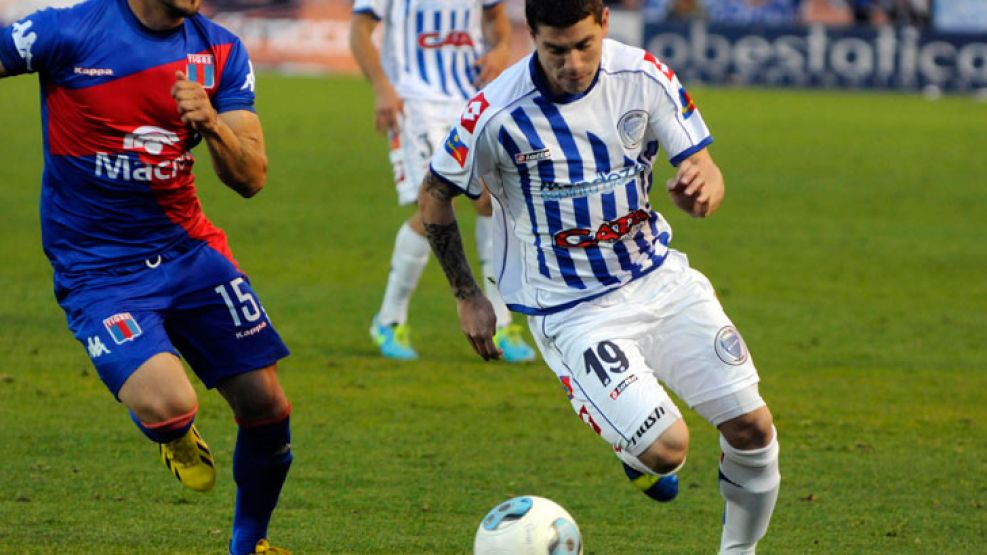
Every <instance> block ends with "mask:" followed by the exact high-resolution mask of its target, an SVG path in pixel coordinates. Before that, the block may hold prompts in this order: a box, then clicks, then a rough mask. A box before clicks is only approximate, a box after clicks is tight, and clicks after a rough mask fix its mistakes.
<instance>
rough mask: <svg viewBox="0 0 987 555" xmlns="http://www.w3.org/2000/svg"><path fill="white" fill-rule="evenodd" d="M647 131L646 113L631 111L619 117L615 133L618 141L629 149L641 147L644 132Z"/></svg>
mask: <svg viewBox="0 0 987 555" xmlns="http://www.w3.org/2000/svg"><path fill="white" fill-rule="evenodd" d="M647 129H648V113H647V112H645V111H644V110H631V111H630V112H627V113H626V114H624V115H622V116H620V120H618V121H617V133H618V134H619V135H620V141H621V142H622V143H624V146H625V147H627V148H629V149H635V148H637V147H639V146H641V141H643V140H644V132H645V131H647Z"/></svg>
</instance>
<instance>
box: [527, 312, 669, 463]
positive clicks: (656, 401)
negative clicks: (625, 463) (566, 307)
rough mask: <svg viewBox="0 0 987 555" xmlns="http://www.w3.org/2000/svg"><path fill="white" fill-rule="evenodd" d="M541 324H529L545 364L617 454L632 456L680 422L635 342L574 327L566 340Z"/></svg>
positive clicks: (533, 321)
mask: <svg viewBox="0 0 987 555" xmlns="http://www.w3.org/2000/svg"><path fill="white" fill-rule="evenodd" d="M541 320H542V317H534V318H532V319H531V320H530V322H531V324H532V325H531V330H532V334H533V335H534V337H535V339H536V342H537V343H538V346H539V348H540V350H541V352H542V356H543V358H544V360H545V362H546V363H547V364H548V365H549V367H550V368H551V369H552V370H553V371H554V372H555V374H556V376H558V378H559V380H560V381H561V382H562V386H563V388H564V389H565V391H566V394H567V395H568V397H569V401H570V402H571V403H572V408H573V410H575V412H576V414H577V415H578V416H579V418H580V419H582V420H583V421H584V422H585V423H586V424H587V425H588V426H589V427H590V428H591V429H592V430H593V431H594V432H596V433H597V434H598V435H599V436H600V437H601V438H603V440H604V441H606V442H607V443H609V444H610V445H611V446H612V447H613V448H614V449H615V450H618V451H619V450H625V451H627V452H629V453H631V454H633V455H635V456H636V455H638V454H640V453H641V452H643V451H644V450H645V449H647V448H648V446H650V445H651V444H652V443H654V442H655V441H656V440H657V439H658V437H659V436H661V434H662V433H663V432H664V431H665V430H667V429H668V428H669V427H670V426H671V425H672V424H673V423H675V421H677V420H678V419H680V418H681V413H680V412H679V410H678V408H677V407H676V406H675V404H674V403H673V402H672V400H671V398H670V397H669V396H668V393H667V392H666V391H665V389H664V388H663V387H662V386H661V384H660V383H659V382H658V380H657V379H656V377H655V373H654V370H653V369H652V368H651V367H650V366H649V365H648V363H647V362H646V361H645V358H644V356H643V354H642V352H641V349H640V345H639V344H638V342H637V341H636V340H632V339H625V338H621V337H619V335H620V334H619V333H618V332H617V330H613V335H612V336H611V337H612V338H610V339H605V338H604V337H607V335H606V333H602V334H601V333H600V332H605V328H604V327H603V326H597V327H596V330H595V331H596V332H595V333H592V334H589V333H587V330H585V329H582V328H581V327H580V326H572V327H571V328H569V330H568V331H567V332H563V333H564V334H565V335H564V336H559V335H555V336H549V335H546V334H545V333H544V331H543V329H544V328H543V327H542V326H541V325H539V322H540V321H541ZM563 329H565V328H564V327H563ZM569 334H571V336H568V335H569Z"/></svg>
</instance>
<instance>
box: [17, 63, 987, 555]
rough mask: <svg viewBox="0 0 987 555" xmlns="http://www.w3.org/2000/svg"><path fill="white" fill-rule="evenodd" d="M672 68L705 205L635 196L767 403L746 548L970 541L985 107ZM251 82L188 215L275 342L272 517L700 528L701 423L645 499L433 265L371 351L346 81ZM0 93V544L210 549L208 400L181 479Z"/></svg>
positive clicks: (547, 379) (897, 546) (53, 548)
mask: <svg viewBox="0 0 987 555" xmlns="http://www.w3.org/2000/svg"><path fill="white" fill-rule="evenodd" d="M692 92H693V96H694V97H695V98H696V101H697V102H698V104H699V106H700V108H701V109H702V110H703V114H704V116H705V118H706V120H707V122H708V123H709V124H710V127H711V128H712V130H713V133H714V135H715V136H716V143H715V144H714V145H713V147H712V152H713V154H714V156H715V157H716V159H717V160H718V162H719V164H720V166H721V167H722V168H723V170H724V173H725V175H726V176H727V190H728V194H727V198H726V201H725V203H724V205H723V207H722V209H721V211H720V212H719V213H718V214H717V215H716V216H715V217H713V218H712V219H710V220H708V221H700V220H692V219H690V218H688V217H687V216H685V215H684V214H681V213H678V212H676V211H675V210H674V209H673V208H672V207H671V204H670V202H669V201H668V200H667V199H666V198H664V196H663V195H661V194H660V193H657V194H656V195H654V197H653V200H654V202H655V204H656V205H657V206H658V207H659V209H660V210H662V211H663V212H664V213H665V214H666V215H667V216H668V217H669V219H671V220H672V224H673V226H674V227H675V230H676V238H675V241H674V243H673V244H674V245H675V246H677V248H679V249H681V250H684V251H685V252H687V253H688V254H689V256H690V259H691V261H692V263H693V265H694V266H695V267H697V268H699V269H700V270H702V271H703V272H705V273H706V274H707V275H708V276H709V277H710V278H711V280H712V281H713V283H714V285H716V286H717V288H718V290H719V294H720V297H721V299H722V301H723V303H724V305H725V306H726V309H727V312H728V313H729V314H730V315H731V316H732V317H733V319H734V321H735V322H736V323H737V325H738V327H739V328H740V329H741V330H742V331H743V332H744V334H745V337H746V340H747V343H748V345H749V346H750V347H751V349H752V351H753V353H754V355H755V357H756V360H757V363H758V367H759V369H760V373H761V377H762V380H763V381H762V393H763V394H764V396H765V397H766V399H767V400H768V401H769V403H770V405H771V407H772V409H773V411H774V414H775V418H776V422H777V426H778V429H779V431H780V440H781V444H782V455H781V456H782V459H781V464H782V474H783V477H784V480H783V483H782V490H781V496H780V499H779V502H778V507H777V511H776V513H775V517H774V521H773V525H772V528H771V530H770V531H769V533H768V536H767V538H766V539H765V540H764V541H763V542H762V543H761V546H760V550H759V553H764V554H773V553H774V554H782V553H784V554H789V553H791V554H802V553H819V554H834V553H839V554H873V553H888V554H907V553H914V554H920V553H921V554H926V553H931V554H940V553H949V554H965V553H969V554H974V553H983V552H984V550H985V547H984V546H985V545H987V507H985V504H987V478H985V477H987V425H985V421H987V351H985V343H987V331H985V330H987V240H985V239H987V192H985V191H987V189H985V186H987V156H985V155H984V149H985V147H987V104H984V103H980V104H978V103H975V102H974V101H972V100H970V99H968V98H946V99H943V100H941V101H938V102H928V101H926V100H924V99H922V98H919V97H912V96H900V95H887V94H839V93H819V92H779V91H761V90H729V89H702V90H695V91H692ZM258 95H259V100H258V102H259V108H258V110H259V112H260V114H261V116H262V118H263V121H264V122H265V129H266V134H267V139H268V153H269V157H270V161H271V169H270V178H269V181H268V188H267V190H265V191H264V192H263V193H262V194H261V195H260V196H259V197H257V198H255V199H253V200H250V201H244V200H241V199H239V198H238V197H237V196H236V195H235V194H233V193H232V192H231V191H228V190H226V189H224V188H223V187H222V186H221V185H219V184H218V182H217V181H216V180H215V178H213V177H212V176H211V174H210V172H209V163H208V161H206V158H207V157H208V155H207V153H206V151H205V150H204V149H202V148H200V149H199V152H198V155H199V157H200V164H199V172H198V173H199V175H200V181H199V184H200V189H201V195H202V198H203V202H204V204H205V206H206V212H207V213H208V214H209V215H210V217H211V218H212V219H213V221H215V222H216V223H217V224H219V225H220V226H222V227H224V228H225V229H226V230H227V231H228V232H229V234H230V237H231V241H232V246H233V249H234V252H235V253H236V255H237V258H238V259H239V261H240V264H241V266H242V267H243V268H244V269H245V270H246V271H247V272H248V273H249V274H250V275H251V277H252V280H253V283H254V285H255V287H256V288H257V290H258V291H259V293H260V295H261V297H262V298H263V300H264V304H265V306H266V308H267V310H268V311H269V313H270V314H271V315H272V317H273V319H274V320H275V322H276V324H277V326H278V328H279V330H280V331H281V333H282V335H283V336H284V337H285V339H286V341H287V342H288V343H289V345H290V346H291V348H292V349H293V355H292V356H291V357H290V358H289V359H287V360H285V361H284V362H283V364H282V379H283V383H284V385H285V389H286V390H287V391H288V393H289V396H290V397H291V399H292V401H293V404H294V408H295V412H294V414H293V417H292V424H293V428H294V441H293V445H294V450H295V463H294V466H293V468H292V472H291V475H290V476H289V478H288V482H287V484H286V486H285V489H284V492H283V495H282V502H281V505H280V508H279V509H278V512H277V513H275V517H274V522H273V525H272V539H273V540H274V541H275V543H276V544H283V545H285V546H286V547H290V548H292V550H293V552H294V553H297V554H301V555H307V554H323V553H337V554H342V553H379V554H392V555H393V554H408V555H415V554H425V553H440V554H446V553H449V554H451V553H468V552H469V551H470V549H471V545H472V538H473V533H474V530H475V528H476V526H477V525H478V523H479V520H480V518H481V517H482V516H483V515H484V514H485V512H486V511H487V510H488V509H489V508H490V507H492V506H493V505H494V504H496V503H497V502H499V501H501V500H502V499H504V498H507V497H509V496H512V495H516V494H524V493H531V494H537V495H542V496H546V497H550V498H552V499H555V500H556V501H558V502H559V503H561V504H562V505H564V506H565V507H567V508H568V509H569V511H570V512H571V513H572V514H573V516H574V517H575V518H576V519H577V521H578V522H579V525H580V527H581V529H582V531H583V535H584V538H585V543H586V548H587V553H589V554H595V555H620V554H641V553H656V554H700V553H713V552H715V550H716V546H717V545H718V538H719V531H720V527H719V524H720V516H721V509H722V505H721V500H720V497H719V492H718V489H717V482H716V462H717V456H718V448H717V443H716V437H717V436H716V433H715V431H714V430H713V429H712V428H711V427H710V426H709V425H708V424H706V423H705V422H703V421H701V419H699V418H698V417H697V416H696V415H695V414H694V413H692V412H689V411H686V419H687V421H688V422H689V423H690V425H691V426H690V427H691V429H692V433H693V445H692V452H691V454H690V457H689V462H688V464H687V466H686V468H685V469H684V470H683V471H682V474H681V476H682V480H683V491H682V494H681V495H680V497H679V499H678V500H676V501H675V502H674V503H673V504H671V505H668V506H659V505H657V504H655V503H653V502H651V501H650V500H648V499H646V498H645V497H644V496H642V495H640V494H639V493H636V492H635V491H634V490H633V489H632V488H631V487H630V486H629V485H627V484H626V483H625V482H626V481H625V480H624V478H623V474H622V472H621V471H620V468H619V465H618V464H617V461H616V459H615V458H614V457H613V456H612V455H611V454H610V452H609V449H608V447H607V446H606V445H605V444H604V443H603V442H601V441H600V440H599V439H598V438H597V437H596V436H595V435H594V434H592V433H591V432H590V431H589V430H588V429H587V428H586V427H585V426H584V425H583V424H582V423H581V422H580V420H579V419H578V418H576V417H575V415H574V414H573V413H572V411H571V409H570V408H569V405H568V402H567V401H566V398H565V396H564V395H563V393H562V390H561V388H560V387H559V385H558V383H557V382H556V380H555V378H554V376H553V375H552V374H551V372H550V371H549V370H548V369H547V367H545V366H544V365H542V364H541V363H536V364H530V365H523V366H508V365H505V364H501V363H483V362H482V361H481V360H479V359H478V358H475V357H474V356H473V355H472V353H471V351H470V349H469V347H468V345H467V343H466V342H465V341H464V340H463V338H462V336H461V333H460V332H459V328H458V323H457V322H456V318H455V308H454V304H453V301H452V300H451V297H450V295H449V293H448V291H447V288H446V285H445V282H444V279H443V277H442V275H441V272H440V271H439V269H438V268H437V265H435V264H434V263H432V264H431V265H430V266H429V269H428V271H427V272H426V274H425V277H424V278H423V281H422V285H421V288H420V290H419V292H418V294H417V296H416V297H415V299H414V301H413V304H412V324H413V325H414V327H415V339H416V346H417V347H418V349H419V351H420V352H421V353H422V359H421V361H418V362H414V363H405V364H396V363H392V362H388V361H385V360H382V359H381V358H379V357H378V356H377V355H376V350H375V348H374V347H373V345H371V343H370V340H369V339H368V337H367V332H366V330H367V325H368V323H369V320H370V317H371V315H372V314H373V313H374V311H375V310H376V309H377V306H378V303H379V297H380V294H381V288H382V286H383V283H384V281H385V278H386V272H387V267H388V258H389V254H390V246H391V241H392V238H393V235H394V232H395V231H396V229H397V227H398V225H399V222H400V221H401V220H402V219H403V218H404V217H405V216H406V215H407V212H406V211H405V210H404V209H400V208H398V207H397V206H396V205H395V200H394V195H393V193H392V190H391V183H390V168H389V167H388V165H387V163H386V152H385V145H384V141H383V140H382V139H381V138H380V137H378V136H377V135H375V134H374V133H373V131H372V128H371V127H372V120H371V109H372V96H371V94H370V91H369V88H368V87H367V86H366V85H365V84H364V83H363V82H362V81H361V80H359V79H356V78H335V79H325V78H284V77H276V76H271V75H265V76H261V79H260V80H259V87H258ZM0 106H2V109H0V133H2V148H0V190H2V192H3V200H4V202H2V203H0V252H2V258H0V260H2V264H0V361H2V362H0V553H3V554H14V553H17V554H20V553H27V554H83V553H107V554H125V555H134V554H151V553H153V554H161V553H167V554H173V553H182V554H217V555H218V554H222V553H225V546H226V543H227V541H228V539H229V530H228V526H229V522H230V519H231V515H232V498H233V494H234V487H233V483H232V477H231V475H230V473H231V470H230V461H231V457H232V449H233V441H234V433H235V430H234V425H233V422H232V420H231V417H230V414H229V411H228V409H227V408H226V406H225V404H224V403H223V402H222V401H221V399H220V398H219V396H218V394H216V393H215V392H205V391H202V397H201V414H200V418H199V422H200V424H199V427H200V430H201V431H202V432H203V434H204V435H205V437H206V438H207V439H208V440H209V442H210V444H211V445H212V447H213V449H214V451H215V452H216V454H217V465H218V470H219V473H220V478H219V481H218V483H217V487H216V488H215V490H214V491H213V492H211V493H209V494H206V495H201V494H194V493H191V492H186V491H184V490H183V489H182V488H181V487H180V486H179V484H178V483H177V481H175V480H174V479H173V478H171V477H169V476H168V475H167V473H166V471H165V470H164V468H163V466H162V465H161V463H160V462H159V461H158V460H157V448H156V447H155V446H154V445H153V444H151V443H149V442H147V441H146V440H144V439H143V436H141V435H140V434H139V432H137V431H136V429H135V428H134V427H133V426H132V425H131V423H130V421H129V419H128V418H127V415H126V411H125V410H124V409H123V408H122V406H120V405H117V404H116V403H115V402H114V401H113V399H112V397H111V396H110V395H109V394H108V393H107V392H106V390H105V389H104V387H103V385H102V384H101V382H100V381H99V379H98V378H97V376H96V375H95V372H94V371H93V370H92V369H91V367H90V365H89V362H88V359H87V357H86V356H85V353H84V350H83V349H82V348H81V347H80V345H78V344H77V343H76V342H75V341H74V340H73V339H72V337H71V335H70V334H69V333H68V332H67V330H66V326H65V320H64V317H63V316H62V313H61V311H60V309H59V308H58V307H57V305H56V304H55V301H54V298H53V295H52V293H51V289H52V286H51V270H50V268H49V266H48V263H47V261H46V259H45V257H44V255H43V253H42V252H41V246H40V237H39V229H38V216H37V213H38V210H37V199H38V191H39V180H40V173H41V162H40V160H41V143H40V133H39V125H38V122H39V117H38V100H37V89H36V83H35V81H34V80H33V79H31V78H19V79H12V80H4V81H3V82H0ZM661 172H662V173H663V175H661V176H660V177H661V178H662V179H663V178H664V177H665V176H664V174H665V173H669V172H670V170H669V169H668V168H661ZM461 212H462V218H461V219H462V221H463V224H464V227H465V228H466V229H467V230H469V229H471V228H472V225H471V220H472V215H471V214H470V212H471V210H469V209H467V208H466V206H465V205H463V210H461ZM467 242H468V243H472V240H471V239H469V240H468V241H467Z"/></svg>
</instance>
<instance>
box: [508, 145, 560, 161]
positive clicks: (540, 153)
mask: <svg viewBox="0 0 987 555" xmlns="http://www.w3.org/2000/svg"><path fill="white" fill-rule="evenodd" d="M551 158H552V150H551V149H549V148H543V149H541V150H532V151H531V152H519V153H517V154H515V155H514V162H515V163H517V164H527V163H528V162H537V161H539V160H549V159H551Z"/></svg>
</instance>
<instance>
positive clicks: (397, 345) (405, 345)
mask: <svg viewBox="0 0 987 555" xmlns="http://www.w3.org/2000/svg"><path fill="white" fill-rule="evenodd" d="M370 338H371V339H373V340H374V343H376V344H377V346H378V347H380V354H382V355H384V356H385V357H387V358H393V359H395V360H415V359H417V358H418V353H417V352H415V348H414V347H412V346H411V333H410V330H409V329H408V325H407V324H391V325H388V326H385V325H384V324H381V323H380V322H379V321H378V320H377V317H376V316H374V320H373V322H372V323H371V324H370Z"/></svg>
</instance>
